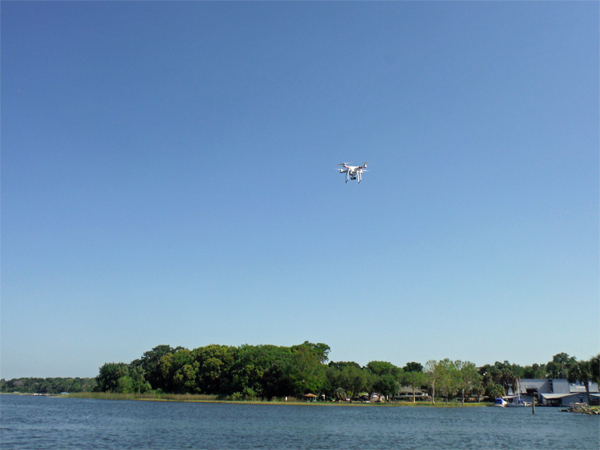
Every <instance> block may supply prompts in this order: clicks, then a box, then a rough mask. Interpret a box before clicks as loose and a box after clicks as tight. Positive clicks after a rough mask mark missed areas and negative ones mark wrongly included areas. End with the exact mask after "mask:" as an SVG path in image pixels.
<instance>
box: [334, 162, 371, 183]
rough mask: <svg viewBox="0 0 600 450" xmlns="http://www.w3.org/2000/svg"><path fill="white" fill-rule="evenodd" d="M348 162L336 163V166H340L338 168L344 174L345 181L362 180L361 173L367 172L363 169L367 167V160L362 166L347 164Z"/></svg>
mask: <svg viewBox="0 0 600 450" xmlns="http://www.w3.org/2000/svg"><path fill="white" fill-rule="evenodd" d="M348 164H349V163H341V164H338V166H342V168H341V169H338V170H339V171H340V173H345V174H346V183H347V182H348V180H358V182H359V183H360V180H362V173H363V172H368V171H367V170H365V169H366V168H367V164H369V162H368V161H367V162H365V163H364V164H363V165H362V166H349V165H348Z"/></svg>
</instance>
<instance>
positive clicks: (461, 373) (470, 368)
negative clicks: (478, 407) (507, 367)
mask: <svg viewBox="0 0 600 450" xmlns="http://www.w3.org/2000/svg"><path fill="white" fill-rule="evenodd" d="M454 366H455V367H456V369H457V370H458V372H457V374H456V375H457V381H458V383H457V387H458V389H459V391H460V393H461V399H462V400H461V401H462V404H463V405H464V404H465V394H466V393H470V392H472V391H473V390H477V392H478V393H479V390H480V389H481V386H482V383H481V380H482V376H481V375H479V372H477V368H476V367H475V363H472V362H469V361H454Z"/></svg>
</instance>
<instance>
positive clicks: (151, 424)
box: [0, 395, 600, 450]
mask: <svg viewBox="0 0 600 450" xmlns="http://www.w3.org/2000/svg"><path fill="white" fill-rule="evenodd" d="M0 413H1V437H0V438H1V440H0V448H2V449H12V448H15V449H21V448H22V449H40V448H44V449H54V448H60V449H64V448H108V449H115V448H119V449H121V448H131V449H183V448H193V449H245V448H267V449H287V448H304V449H321V448H341V449H358V448H360V449H369V448H372V449H389V448H398V449H469V448H473V449H475V448H477V449H482V448H483V449H509V448H510V449H514V448H519V449H525V450H526V449H558V448H568V449H594V448H598V436H599V433H600V420H599V418H598V417H597V416H586V415H583V414H567V413H559V412H558V410H557V409H555V408H536V414H535V415H532V414H531V410H530V409H528V408H493V407H488V408H460V407H458V408H425V407H374V406H370V407H360V406H357V407H351V406H331V405H330V406H291V405H290V406H288V405H268V404H267V405H243V404H241V405H240V404H220V403H171V402H141V401H137V402H135V401H114V400H112V401H111V400H88V399H68V398H52V397H31V396H16V395H2V396H0Z"/></svg>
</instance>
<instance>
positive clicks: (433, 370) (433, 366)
mask: <svg viewBox="0 0 600 450" xmlns="http://www.w3.org/2000/svg"><path fill="white" fill-rule="evenodd" d="M425 374H426V375H427V384H428V386H429V387H430V388H431V401H432V403H433V404H434V405H435V388H436V385H437V384H438V383H439V381H440V378H441V369H440V367H439V366H438V362H437V361H435V360H433V359H430V360H429V361H427V363H426V364H425Z"/></svg>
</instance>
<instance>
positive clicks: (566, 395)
mask: <svg viewBox="0 0 600 450" xmlns="http://www.w3.org/2000/svg"><path fill="white" fill-rule="evenodd" d="M540 395H541V396H542V397H544V398H547V399H549V400H552V399H555V398H565V397H571V396H573V395H577V393H576V392H569V393H566V394H565V393H562V394H540Z"/></svg>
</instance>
